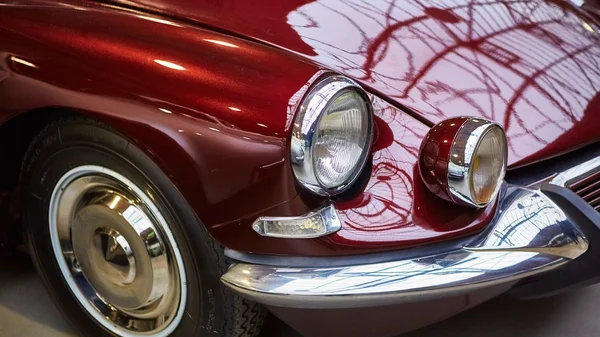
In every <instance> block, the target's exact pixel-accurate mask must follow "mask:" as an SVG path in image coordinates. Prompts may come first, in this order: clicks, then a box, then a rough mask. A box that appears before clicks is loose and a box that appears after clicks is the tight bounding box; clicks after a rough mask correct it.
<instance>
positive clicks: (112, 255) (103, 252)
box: [90, 228, 136, 286]
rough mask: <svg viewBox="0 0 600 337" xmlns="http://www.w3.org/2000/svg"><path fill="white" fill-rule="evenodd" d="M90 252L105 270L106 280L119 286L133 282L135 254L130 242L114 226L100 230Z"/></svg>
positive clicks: (99, 266)
mask: <svg viewBox="0 0 600 337" xmlns="http://www.w3.org/2000/svg"><path fill="white" fill-rule="evenodd" d="M90 254H95V255H97V257H96V258H94V260H95V261H97V263H98V266H97V268H100V269H102V270H103V271H104V276H105V277H106V280H107V281H109V282H111V283H113V284H115V285H119V286H124V285H128V284H131V283H132V282H133V280H134V279H135V276H136V271H135V256H134V254H133V250H132V249H131V246H130V245H129V242H127V240H126V239H125V238H124V237H123V236H122V235H121V234H120V233H119V232H118V231H117V230H116V229H113V228H103V229H101V230H98V231H97V233H96V235H95V236H94V239H93V241H92V247H91V252H90Z"/></svg>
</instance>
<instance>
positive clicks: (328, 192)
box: [290, 75, 373, 196]
mask: <svg viewBox="0 0 600 337" xmlns="http://www.w3.org/2000/svg"><path fill="white" fill-rule="evenodd" d="M350 90H352V91H354V92H356V93H358V94H359V96H360V97H361V98H362V99H363V100H364V103H365V109H367V110H366V118H367V127H368V130H367V132H368V136H367V139H366V142H365V144H364V148H363V152H362V153H361V158H360V159H359V161H358V162H357V164H356V166H355V167H354V168H353V172H352V174H351V175H350V176H349V177H348V178H347V179H346V180H345V181H344V182H343V183H342V184H340V185H339V186H337V187H335V188H327V187H325V186H323V184H321V183H320V181H319V178H318V177H317V173H316V169H315V167H314V163H315V160H316V158H314V157H313V145H314V144H313V138H314V134H315V132H316V131H317V130H318V128H319V123H320V122H321V119H322V117H323V116H324V114H325V113H326V112H327V109H328V107H329V105H330V103H331V102H333V101H335V99H336V98H338V97H339V96H340V95H342V94H344V93H346V92H347V91H350ZM372 115H373V109H372V106H371V102H370V100H369V97H368V95H367V94H366V93H365V91H364V90H363V89H362V88H361V87H360V86H359V85H358V84H357V83H356V82H354V81H353V80H351V79H349V78H347V77H344V76H339V75H334V76H329V77H326V78H324V79H322V80H321V81H319V82H318V83H316V84H315V85H314V86H313V88H312V89H311V90H310V91H309V93H308V94H307V95H306V97H305V98H304V99H303V101H302V103H301V104H300V106H299V108H298V113H297V115H296V117H295V119H294V125H293V130H292V136H291V144H290V156H291V165H292V169H293V171H294V175H295V177H296V179H297V181H298V182H299V183H300V185H302V186H303V187H304V188H306V189H307V190H309V191H311V192H313V193H315V194H318V195H322V196H333V195H336V194H340V193H342V192H344V191H346V190H347V189H348V188H349V187H350V186H352V184H353V183H354V182H355V181H356V179H357V178H358V177H359V176H360V173H361V172H362V170H363V168H364V167H365V164H366V162H367V159H368V157H369V153H370V149H371V143H372V138H373V135H372V130H373V117H372Z"/></svg>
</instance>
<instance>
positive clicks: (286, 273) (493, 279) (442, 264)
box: [221, 186, 588, 308]
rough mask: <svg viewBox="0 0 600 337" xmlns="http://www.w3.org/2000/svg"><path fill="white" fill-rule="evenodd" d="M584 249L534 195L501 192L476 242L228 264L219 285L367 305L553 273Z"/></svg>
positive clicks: (297, 301)
mask: <svg viewBox="0 0 600 337" xmlns="http://www.w3.org/2000/svg"><path fill="white" fill-rule="evenodd" d="M587 248H588V243H587V240H586V239H585V237H584V235H583V234H582V232H581V230H580V229H579V228H578V227H577V226H576V225H575V224H573V223H571V221H570V220H569V219H567V217H566V216H565V214H564V213H563V211H562V210H561V209H560V208H558V207H557V206H556V205H555V204H554V203H553V202H552V201H551V200H550V199H548V198H547V197H546V196H545V195H544V194H543V193H541V192H540V191H534V190H529V189H525V188H521V187H514V186H512V187H508V188H507V190H506V193H505V194H504V196H503V197H502V200H501V201H500V203H499V205H498V208H497V212H496V215H495V218H494V219H493V220H492V223H491V224H490V225H489V228H488V229H487V230H486V233H485V234H484V235H483V236H482V238H481V239H480V240H478V241H476V242H475V243H472V244H468V245H466V246H464V247H462V248H458V249H457V248H454V249H450V250H447V251H440V252H435V253H433V254H431V255H426V256H422V257H418V258H410V259H405V260H398V261H392V262H384V263H373V264H362V265H350V266H344V267H329V268H315V267H307V268H289V267H284V266H282V267H277V266H266V265H252V264H245V263H240V264H235V265H232V266H231V268H230V269H229V270H228V271H227V273H225V275H223V277H222V279H221V280H222V281H223V283H224V284H225V285H227V286H228V287H229V288H231V289H232V290H233V291H235V292H237V293H239V294H240V295H241V296H243V297H246V298H249V299H251V300H254V301H256V302H259V303H263V304H266V305H272V306H280V307H294V308H348V307H368V306H380V305H389V304H397V303H403V302H412V301H418V300H424V299H431V298H436V297H443V296H450V295H458V294H464V293H470V292H472V291H474V290H477V289H481V288H486V287H490V286H494V285H499V284H505V283H511V282H516V281H518V280H520V279H522V278H524V277H528V276H531V275H535V274H539V273H542V272H546V271H549V270H552V269H554V268H557V267H560V266H561V265H563V264H565V263H567V262H568V261H570V260H572V259H575V258H577V257H578V256H580V255H581V254H583V253H584V252H585V251H586V250H587Z"/></svg>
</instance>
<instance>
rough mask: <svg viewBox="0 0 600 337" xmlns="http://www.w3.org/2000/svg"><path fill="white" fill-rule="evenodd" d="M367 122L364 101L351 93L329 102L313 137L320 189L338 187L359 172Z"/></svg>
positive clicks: (366, 146)
mask: <svg viewBox="0 0 600 337" xmlns="http://www.w3.org/2000/svg"><path fill="white" fill-rule="evenodd" d="M369 123H370V122H369V109H368V108H367V102H365V100H364V99H363V98H362V96H361V95H360V94H359V93H358V92H356V91H355V90H352V89H347V90H343V91H341V92H340V93H339V94H338V95H337V96H336V97H334V98H333V100H332V101H331V102H330V104H329V106H328V107H327V110H326V111H325V112H324V114H323V116H322V117H321V120H320V122H319V124H318V126H317V129H316V132H315V134H314V136H313V137H314V138H313V150H312V151H313V153H312V158H313V168H314V172H315V175H316V178H317V180H318V182H319V184H320V185H321V186H322V187H324V188H326V189H336V188H339V187H341V186H343V185H344V184H347V183H349V182H350V180H352V179H353V178H354V177H355V176H356V174H357V173H358V172H357V171H358V170H361V169H362V164H363V163H364V161H365V156H367V155H368V153H367V152H368V151H367V149H368V146H369V140H370V135H369V134H370V131H371V129H370V125H369Z"/></svg>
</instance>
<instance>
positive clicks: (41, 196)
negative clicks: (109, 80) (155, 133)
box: [22, 120, 228, 336]
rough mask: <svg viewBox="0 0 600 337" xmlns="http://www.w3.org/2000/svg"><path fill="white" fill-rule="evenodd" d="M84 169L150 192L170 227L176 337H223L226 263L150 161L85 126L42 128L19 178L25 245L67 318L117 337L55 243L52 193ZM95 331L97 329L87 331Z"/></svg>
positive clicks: (80, 326)
mask: <svg viewBox="0 0 600 337" xmlns="http://www.w3.org/2000/svg"><path fill="white" fill-rule="evenodd" d="M83 165H98V166H102V167H106V168H108V169H111V170H113V171H115V172H118V173H120V174H121V175H123V176H125V177H127V178H128V179H129V180H131V181H132V182H133V183H134V184H136V185H137V186H138V187H140V188H141V189H142V190H145V191H149V192H150V193H149V194H150V196H151V197H153V198H154V202H155V204H156V206H157V207H158V209H159V211H160V212H161V213H162V215H163V216H164V217H165V219H166V221H167V223H168V224H169V225H170V230H171V231H172V233H173V236H174V238H175V241H176V242H177V245H178V246H179V247H178V248H179V251H180V253H181V256H182V258H183V264H184V268H185V272H186V278H187V279H186V280H185V281H186V284H187V298H186V304H185V309H184V313H183V316H182V318H181V321H180V323H179V325H178V326H177V328H176V329H175V331H174V332H173V333H172V335H171V336H197V335H200V336H217V335H218V336H221V335H224V331H223V329H224V326H225V320H226V317H227V312H226V308H227V305H219V306H217V303H221V304H225V303H226V302H227V301H228V298H227V295H226V293H225V291H226V290H225V289H224V286H223V285H222V284H221V283H220V281H219V280H220V276H221V273H222V265H223V262H222V261H219V259H220V258H221V257H220V256H219V254H218V253H217V254H216V253H215V243H214V241H213V240H212V239H211V238H210V236H209V235H208V233H207V231H206V229H205V228H204V226H203V225H202V224H201V223H200V222H199V221H198V219H197V217H196V216H195V213H194V212H193V211H192V210H191V208H190V207H189V205H188V204H187V202H186V200H185V199H184V198H183V196H182V195H181V194H180V193H179V191H178V190H177V189H176V188H175V186H173V184H172V183H171V181H170V180H169V179H168V178H167V177H166V175H165V174H164V173H163V172H162V171H161V170H160V168H159V167H158V166H156V165H155V164H154V162H153V161H152V160H151V159H150V158H148V157H147V156H146V155H145V154H144V153H143V152H142V151H141V150H139V149H138V148H137V147H136V146H134V145H133V144H131V143H130V142H128V141H127V140H126V139H125V138H124V137H122V136H120V135H118V134H116V133H115V132H113V131H112V130H109V129H108V128H106V127H104V126H103V125H101V124H98V123H95V122H91V121H86V120H83V121H74V122H70V123H64V124H63V125H59V126H56V127H54V128H52V127H50V128H47V129H46V130H44V131H43V132H42V134H41V135H40V136H39V137H38V138H37V139H36V141H34V144H33V145H32V148H31V150H30V152H29V153H28V155H27V157H26V160H25V164H24V168H23V175H22V182H23V201H24V206H25V207H24V209H25V212H24V216H23V218H24V224H25V227H26V228H25V229H26V235H27V240H28V243H29V245H30V247H31V250H32V256H33V257H34V261H35V263H36V266H37V267H38V269H39V271H40V273H41V275H42V277H43V279H44V283H45V285H46V287H47V288H48V290H49V292H50V294H51V296H52V297H53V299H54V301H55V303H56V304H57V305H58V306H59V307H60V308H61V311H62V312H63V314H65V316H66V318H67V319H68V320H69V321H70V322H71V324H72V325H74V326H75V328H76V329H77V330H78V332H79V333H81V334H85V335H86V336H112V334H110V333H109V332H108V330H106V329H105V328H104V327H103V326H102V325H101V324H99V323H97V322H96V320H95V319H93V318H92V317H91V316H90V315H89V314H88V313H87V311H86V310H85V309H84V308H83V306H81V305H80V304H79V301H78V300H77V299H76V298H75V296H74V294H73V293H72V291H71V290H70V288H69V286H68V285H67V283H66V282H65V280H64V277H63V275H62V273H61V271H60V268H59V265H58V263H57V260H56V258H55V254H54V252H53V248H52V243H51V240H50V228H49V218H48V212H49V203H50V198H51V196H52V192H53V190H54V187H55V185H56V183H57V182H58V180H59V179H60V178H61V177H62V176H63V175H64V174H65V173H67V172H68V171H69V170H71V169H73V168H75V167H78V166H83ZM219 248H220V247H219ZM93 325H96V326H98V327H99V329H89V327H90V326H93ZM82 329H85V330H82ZM92 330H94V331H92Z"/></svg>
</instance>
